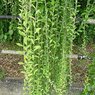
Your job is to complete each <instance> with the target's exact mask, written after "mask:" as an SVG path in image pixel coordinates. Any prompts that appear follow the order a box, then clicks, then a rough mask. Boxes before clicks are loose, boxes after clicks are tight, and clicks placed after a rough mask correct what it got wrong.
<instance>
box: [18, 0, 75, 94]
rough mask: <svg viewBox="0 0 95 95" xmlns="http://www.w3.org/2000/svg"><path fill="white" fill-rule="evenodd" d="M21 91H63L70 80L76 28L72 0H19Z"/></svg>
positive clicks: (32, 92)
mask: <svg viewBox="0 0 95 95" xmlns="http://www.w3.org/2000/svg"><path fill="white" fill-rule="evenodd" d="M20 3H21V5H20V6H21V9H20V11H21V13H20V16H21V17H22V18H23V22H21V24H20V25H19V27H18V28H19V30H20V31H19V33H20V35H21V36H23V45H22V44H18V45H19V46H22V47H23V50H24V51H23V53H24V63H21V64H23V67H24V71H23V73H24V74H25V80H24V91H25V93H24V95H52V93H54V95H63V94H65V93H66V92H67V87H68V86H69V84H70V80H71V64H70V62H71V60H70V59H69V58H67V56H66V55H69V54H71V50H72V42H73V39H74V30H75V14H76V8H75V9H74V2H73V0H63V1H60V0H56V1H54V0H52V1H46V0H41V1H37V0H28V1H27V0H21V1H20Z"/></svg>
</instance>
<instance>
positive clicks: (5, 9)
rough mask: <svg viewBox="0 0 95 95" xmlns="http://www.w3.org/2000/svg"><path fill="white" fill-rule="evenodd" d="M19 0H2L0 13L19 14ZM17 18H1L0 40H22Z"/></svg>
mask: <svg viewBox="0 0 95 95" xmlns="http://www.w3.org/2000/svg"><path fill="white" fill-rule="evenodd" d="M18 8H19V2H18V0H1V1H0V15H5V16H6V15H15V16H17V15H19V9H18ZM17 26H18V21H17V20H14V19H13V20H8V19H0V42H7V41H8V42H10V41H20V40H21V38H20V37H19V34H18V30H17Z"/></svg>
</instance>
